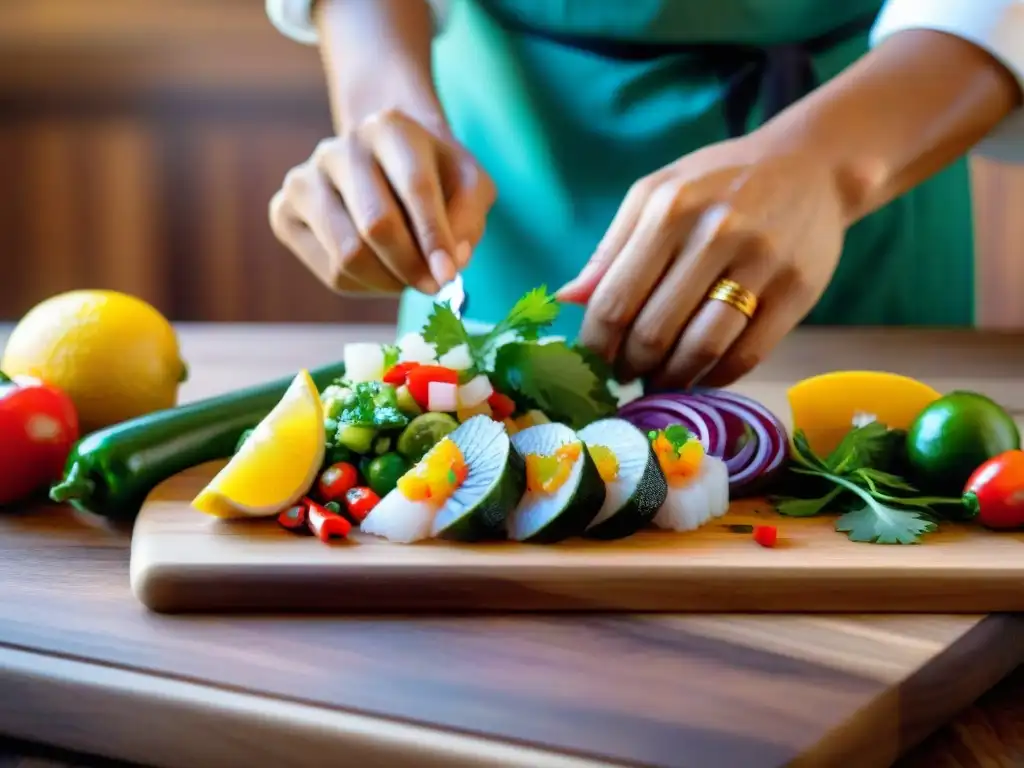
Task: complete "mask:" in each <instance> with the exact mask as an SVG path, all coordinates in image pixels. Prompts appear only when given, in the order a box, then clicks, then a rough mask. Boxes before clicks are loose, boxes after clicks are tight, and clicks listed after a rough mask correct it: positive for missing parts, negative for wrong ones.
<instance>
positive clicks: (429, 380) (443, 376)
mask: <svg viewBox="0 0 1024 768" xmlns="http://www.w3.org/2000/svg"><path fill="white" fill-rule="evenodd" d="M433 383H438V384H458V383H459V372H458V371H453V370H452V369H451V368H445V367H444V366H443V365H418V366H416V367H415V368H412V369H410V371H409V375H408V376H407V377H406V384H405V385H406V386H407V387H408V388H409V394H410V395H412V399H413V400H415V401H416V404H417V405H419V407H420V408H427V407H428V405H429V403H428V400H429V393H430V385H431V384H433Z"/></svg>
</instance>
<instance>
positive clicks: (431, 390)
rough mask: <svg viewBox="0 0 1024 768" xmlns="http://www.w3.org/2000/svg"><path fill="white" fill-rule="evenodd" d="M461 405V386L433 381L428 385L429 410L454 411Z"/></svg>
mask: <svg viewBox="0 0 1024 768" xmlns="http://www.w3.org/2000/svg"><path fill="white" fill-rule="evenodd" d="M458 405H459V388H458V386H456V385H455V384H448V383H446V382H443V381H432V382H430V383H429V384H428V385H427V410H428V411H440V412H441V413H453V412H454V411H455V410H456V409H457V408H458Z"/></svg>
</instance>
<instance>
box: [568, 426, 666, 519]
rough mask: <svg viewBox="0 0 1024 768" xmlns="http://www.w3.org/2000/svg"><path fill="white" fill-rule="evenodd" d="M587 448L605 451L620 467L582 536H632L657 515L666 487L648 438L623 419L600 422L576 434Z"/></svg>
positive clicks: (663, 500) (607, 485)
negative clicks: (612, 456)
mask: <svg viewBox="0 0 1024 768" xmlns="http://www.w3.org/2000/svg"><path fill="white" fill-rule="evenodd" d="M579 436H580V439H582V440H583V442H584V443H585V444H586V445H589V446H596V445H602V446H604V447H606V448H608V449H609V450H610V451H611V452H612V453H613V454H614V455H615V458H616V460H617V461H618V463H619V472H618V476H617V477H616V478H615V479H614V480H613V481H611V482H610V483H606V484H605V487H606V489H607V493H606V494H605V499H604V504H602V505H601V509H600V510H599V511H598V513H597V516H596V517H594V519H593V520H591V521H590V525H588V526H587V529H586V531H584V533H583V535H584V536H586V537H588V538H592V539H622V538H625V537H626V536H632V535H633V534H634V533H636V532H637V531H639V530H640V529H641V528H643V527H644V526H646V525H647V524H648V523H649V522H651V521H652V520H653V519H654V516H655V515H656V514H658V510H659V509H660V508H661V505H662V504H664V503H665V499H666V497H667V496H668V483H667V482H665V475H664V473H663V472H662V471H661V466H660V465H659V464H658V459H657V457H656V456H655V455H654V451H653V450H652V449H651V443H650V441H649V440H648V439H647V435H645V434H644V433H643V432H641V431H640V430H639V429H637V428H636V427H634V426H633V425H632V424H630V423H629V422H628V421H625V420H623V419H602V420H600V421H595V422H594V423H592V424H589V425H587V426H586V427H584V428H583V429H581V430H580V431H579Z"/></svg>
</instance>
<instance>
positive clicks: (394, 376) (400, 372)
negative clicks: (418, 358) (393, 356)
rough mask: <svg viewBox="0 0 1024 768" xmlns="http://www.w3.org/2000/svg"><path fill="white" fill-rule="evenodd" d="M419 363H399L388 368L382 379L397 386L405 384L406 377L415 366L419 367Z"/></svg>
mask: <svg viewBox="0 0 1024 768" xmlns="http://www.w3.org/2000/svg"><path fill="white" fill-rule="evenodd" d="M419 365H420V364H419V363H413V362H409V363H398V364H396V365H393V366H391V367H390V368H388V370H387V372H385V374H384V376H383V377H381V381H383V382H384V383H385V384H393V385H394V386H396V387H400V386H402V385H403V384H405V381H406V379H407V378H408V376H409V371H411V370H412V369H413V368H418V367H419Z"/></svg>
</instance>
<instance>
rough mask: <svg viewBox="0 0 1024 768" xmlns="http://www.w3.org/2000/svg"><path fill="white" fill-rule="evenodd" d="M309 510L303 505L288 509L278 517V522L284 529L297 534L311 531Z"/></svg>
mask: <svg viewBox="0 0 1024 768" xmlns="http://www.w3.org/2000/svg"><path fill="white" fill-rule="evenodd" d="M308 521H309V510H307V509H306V507H305V506H303V505H302V504H296V505H295V506H293V507H288V509H286V510H284V512H282V513H281V514H279V515H278V516H277V522H278V524H279V525H280V526H281V527H282V528H285V529H287V530H289V531H294V532H296V533H301V532H308V531H309V525H308Z"/></svg>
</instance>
